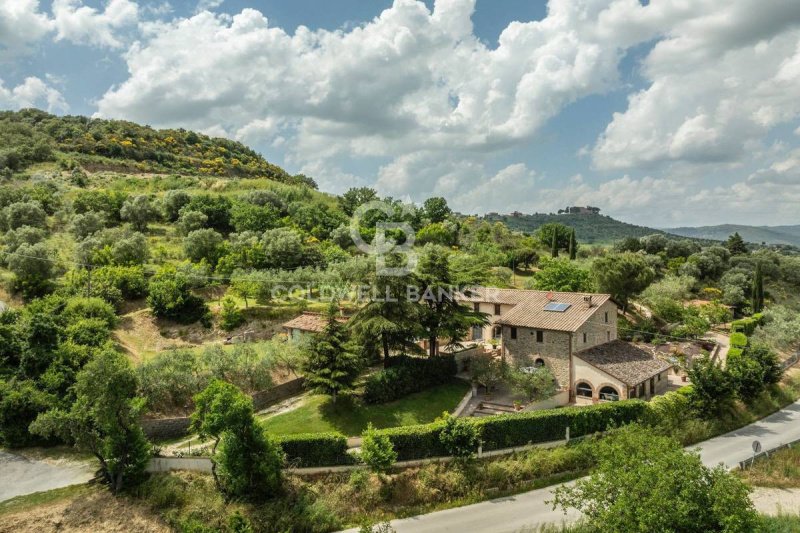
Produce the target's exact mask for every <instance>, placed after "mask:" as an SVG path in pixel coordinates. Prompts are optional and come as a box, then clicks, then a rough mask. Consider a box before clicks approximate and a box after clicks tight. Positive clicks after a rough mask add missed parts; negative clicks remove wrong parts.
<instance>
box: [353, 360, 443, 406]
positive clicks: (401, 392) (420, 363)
mask: <svg viewBox="0 0 800 533" xmlns="http://www.w3.org/2000/svg"><path fill="white" fill-rule="evenodd" d="M389 364H390V365H391V366H390V367H389V368H386V369H383V370H381V371H380V372H376V373H375V374H372V375H370V376H369V377H368V378H367V380H366V383H365V385H364V396H363V398H364V401H365V402H366V403H386V402H391V401H393V400H397V399H398V398H402V397H404V396H408V395H409V394H411V393H414V392H419V391H422V390H425V389H429V388H431V387H435V386H436V385H441V384H443V383H447V382H448V381H450V378H452V377H453V376H455V375H456V372H458V365H457V364H456V360H455V357H453V356H452V355H450V356H437V357H431V358H422V357H408V356H398V357H392V358H391V359H389Z"/></svg>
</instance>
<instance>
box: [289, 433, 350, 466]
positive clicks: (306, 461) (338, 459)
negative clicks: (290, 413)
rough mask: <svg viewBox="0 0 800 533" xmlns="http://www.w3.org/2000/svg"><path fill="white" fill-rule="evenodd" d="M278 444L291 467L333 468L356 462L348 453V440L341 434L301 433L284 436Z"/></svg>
mask: <svg viewBox="0 0 800 533" xmlns="http://www.w3.org/2000/svg"><path fill="white" fill-rule="evenodd" d="M278 444H280V446H281V448H282V449H283V453H285V454H286V460H287V462H288V463H289V464H290V465H291V466H296V467H311V466H332V465H346V464H352V463H353V462H354V459H353V456H352V455H350V454H349V453H347V438H345V436H344V435H342V434H341V433H301V434H297V435H283V436H281V437H279V438H278Z"/></svg>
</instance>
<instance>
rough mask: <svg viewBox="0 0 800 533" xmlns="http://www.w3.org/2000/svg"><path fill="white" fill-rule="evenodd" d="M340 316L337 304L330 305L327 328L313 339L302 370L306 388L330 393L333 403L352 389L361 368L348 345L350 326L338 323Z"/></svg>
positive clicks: (359, 362)
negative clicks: (343, 393)
mask: <svg viewBox="0 0 800 533" xmlns="http://www.w3.org/2000/svg"><path fill="white" fill-rule="evenodd" d="M337 314H338V307H337V305H336V302H331V304H330V305H329V306H328V311H327V313H326V320H327V322H326V324H325V329H323V330H322V332H320V333H318V334H316V335H314V336H313V337H312V339H311V342H310V343H309V345H308V348H307V359H306V363H305V365H304V368H303V372H304V374H305V376H306V386H307V387H309V388H310V389H314V390H316V391H318V392H322V393H324V394H329V395H330V396H331V400H332V401H333V403H336V397H337V396H338V395H339V393H341V392H346V391H349V390H352V388H353V382H354V381H355V379H356V377H358V373H359V371H360V370H361V368H362V361H361V360H360V359H359V357H358V355H356V354H355V353H354V351H353V349H352V347H351V345H350V343H349V342H348V341H349V338H348V331H347V327H346V326H345V325H344V324H342V323H341V322H339V321H338V320H336V317H337Z"/></svg>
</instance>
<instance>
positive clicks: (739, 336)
mask: <svg viewBox="0 0 800 533" xmlns="http://www.w3.org/2000/svg"><path fill="white" fill-rule="evenodd" d="M731 346H732V347H733V348H744V347H746V346H747V335H745V334H744V333H741V332H736V333H732V334H731Z"/></svg>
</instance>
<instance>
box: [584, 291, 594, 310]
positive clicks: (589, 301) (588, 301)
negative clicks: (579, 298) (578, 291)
mask: <svg viewBox="0 0 800 533" xmlns="http://www.w3.org/2000/svg"><path fill="white" fill-rule="evenodd" d="M583 301H584V302H585V303H586V307H592V295H591V294H587V295H586V296H584V297H583Z"/></svg>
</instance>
